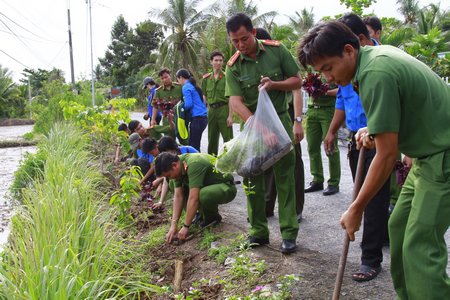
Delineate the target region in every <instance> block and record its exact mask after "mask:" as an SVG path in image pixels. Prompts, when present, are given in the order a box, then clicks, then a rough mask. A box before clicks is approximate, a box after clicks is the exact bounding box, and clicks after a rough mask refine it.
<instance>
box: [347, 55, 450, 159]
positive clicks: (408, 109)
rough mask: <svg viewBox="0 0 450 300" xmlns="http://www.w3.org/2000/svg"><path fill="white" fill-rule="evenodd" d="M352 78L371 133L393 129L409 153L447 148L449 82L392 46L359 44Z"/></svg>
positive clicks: (416, 154)
mask: <svg viewBox="0 0 450 300" xmlns="http://www.w3.org/2000/svg"><path fill="white" fill-rule="evenodd" d="M354 80H356V82H355V85H356V89H359V94H360V98H361V101H362V104H363V106H364V111H365V112H366V114H367V120H368V122H367V123H368V124H367V127H368V129H369V132H370V133H371V134H377V133H382V132H397V133H398V144H399V150H400V152H402V153H404V154H406V155H408V156H410V157H423V156H428V155H431V154H434V153H438V152H442V151H444V150H447V149H450V125H449V124H450V87H449V86H447V84H445V83H444V81H443V80H442V79H441V78H439V76H438V75H436V74H435V73H434V72H433V71H432V70H431V69H430V68H428V67H427V66H426V65H425V64H423V63H422V62H420V61H418V60H416V59H414V58H413V57H411V56H409V55H408V54H406V53H405V52H403V51H402V50H400V49H398V48H395V47H392V46H378V47H362V48H361V49H360V50H359V53H358V61H357V72H356V75H355V78H354Z"/></svg>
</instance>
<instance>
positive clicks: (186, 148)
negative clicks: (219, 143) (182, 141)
mask: <svg viewBox="0 0 450 300" xmlns="http://www.w3.org/2000/svg"><path fill="white" fill-rule="evenodd" d="M178 149H180V152H181V154H186V153H199V152H198V151H197V149H195V148H194V147H192V146H178Z"/></svg>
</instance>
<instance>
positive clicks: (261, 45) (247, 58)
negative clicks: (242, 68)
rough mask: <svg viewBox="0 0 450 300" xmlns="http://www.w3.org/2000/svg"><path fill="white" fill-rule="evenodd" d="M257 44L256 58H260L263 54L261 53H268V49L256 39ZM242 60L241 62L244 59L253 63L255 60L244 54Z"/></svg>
mask: <svg viewBox="0 0 450 300" xmlns="http://www.w3.org/2000/svg"><path fill="white" fill-rule="evenodd" d="M255 39H256V38H255ZM256 43H257V50H256V57H258V55H259V54H260V53H261V51H263V52H266V48H265V47H264V45H263V43H262V41H261V40H258V39H256ZM240 58H241V61H242V60H244V59H246V60H251V61H253V60H254V59H253V58H250V56H247V55H244V54H242V53H241V55H240Z"/></svg>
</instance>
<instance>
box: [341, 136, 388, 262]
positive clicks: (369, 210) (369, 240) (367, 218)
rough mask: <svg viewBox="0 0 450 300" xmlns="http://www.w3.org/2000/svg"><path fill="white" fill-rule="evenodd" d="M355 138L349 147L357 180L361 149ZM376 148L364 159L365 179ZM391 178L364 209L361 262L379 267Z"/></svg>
mask: <svg viewBox="0 0 450 300" xmlns="http://www.w3.org/2000/svg"><path fill="white" fill-rule="evenodd" d="M354 145H355V140H354V138H353V139H352V146H351V148H350V149H349V163H350V169H351V171H352V176H353V181H355V176H356V168H357V167H358V163H359V162H358V157H359V150H356V147H355V146H354ZM375 153H376V152H375V149H372V150H366V152H365V159H364V172H363V181H364V180H365V178H366V175H367V171H368V170H369V167H370V164H371V163H372V160H373V158H374V156H375ZM389 198H390V179H388V180H386V182H385V183H384V185H383V186H382V187H381V189H380V190H379V191H378V193H377V194H376V195H375V196H374V197H373V199H372V200H371V201H370V202H369V204H368V205H367V206H366V209H365V210H364V230H363V236H362V242H361V250H362V255H361V264H362V265H365V266H370V267H375V268H376V267H379V266H380V264H381V262H382V261H383V252H382V248H383V243H384V241H385V237H386V228H387V221H388V218H389V213H388V209H389Z"/></svg>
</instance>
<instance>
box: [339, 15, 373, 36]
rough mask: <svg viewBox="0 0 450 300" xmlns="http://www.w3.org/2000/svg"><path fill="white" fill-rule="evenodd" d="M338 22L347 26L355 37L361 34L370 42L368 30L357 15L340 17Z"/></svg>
mask: <svg viewBox="0 0 450 300" xmlns="http://www.w3.org/2000/svg"><path fill="white" fill-rule="evenodd" d="M338 21H339V22H342V23H344V24H345V25H347V26H348V28H350V29H351V30H352V31H353V33H354V34H356V35H357V36H359V35H360V34H362V35H364V36H365V37H366V38H367V39H369V40H370V34H369V30H368V29H367V26H366V24H364V22H363V20H361V18H360V17H359V16H358V15H356V14H354V13H347V14H345V15H343V16H342V17H340V18H339V19H338Z"/></svg>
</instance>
